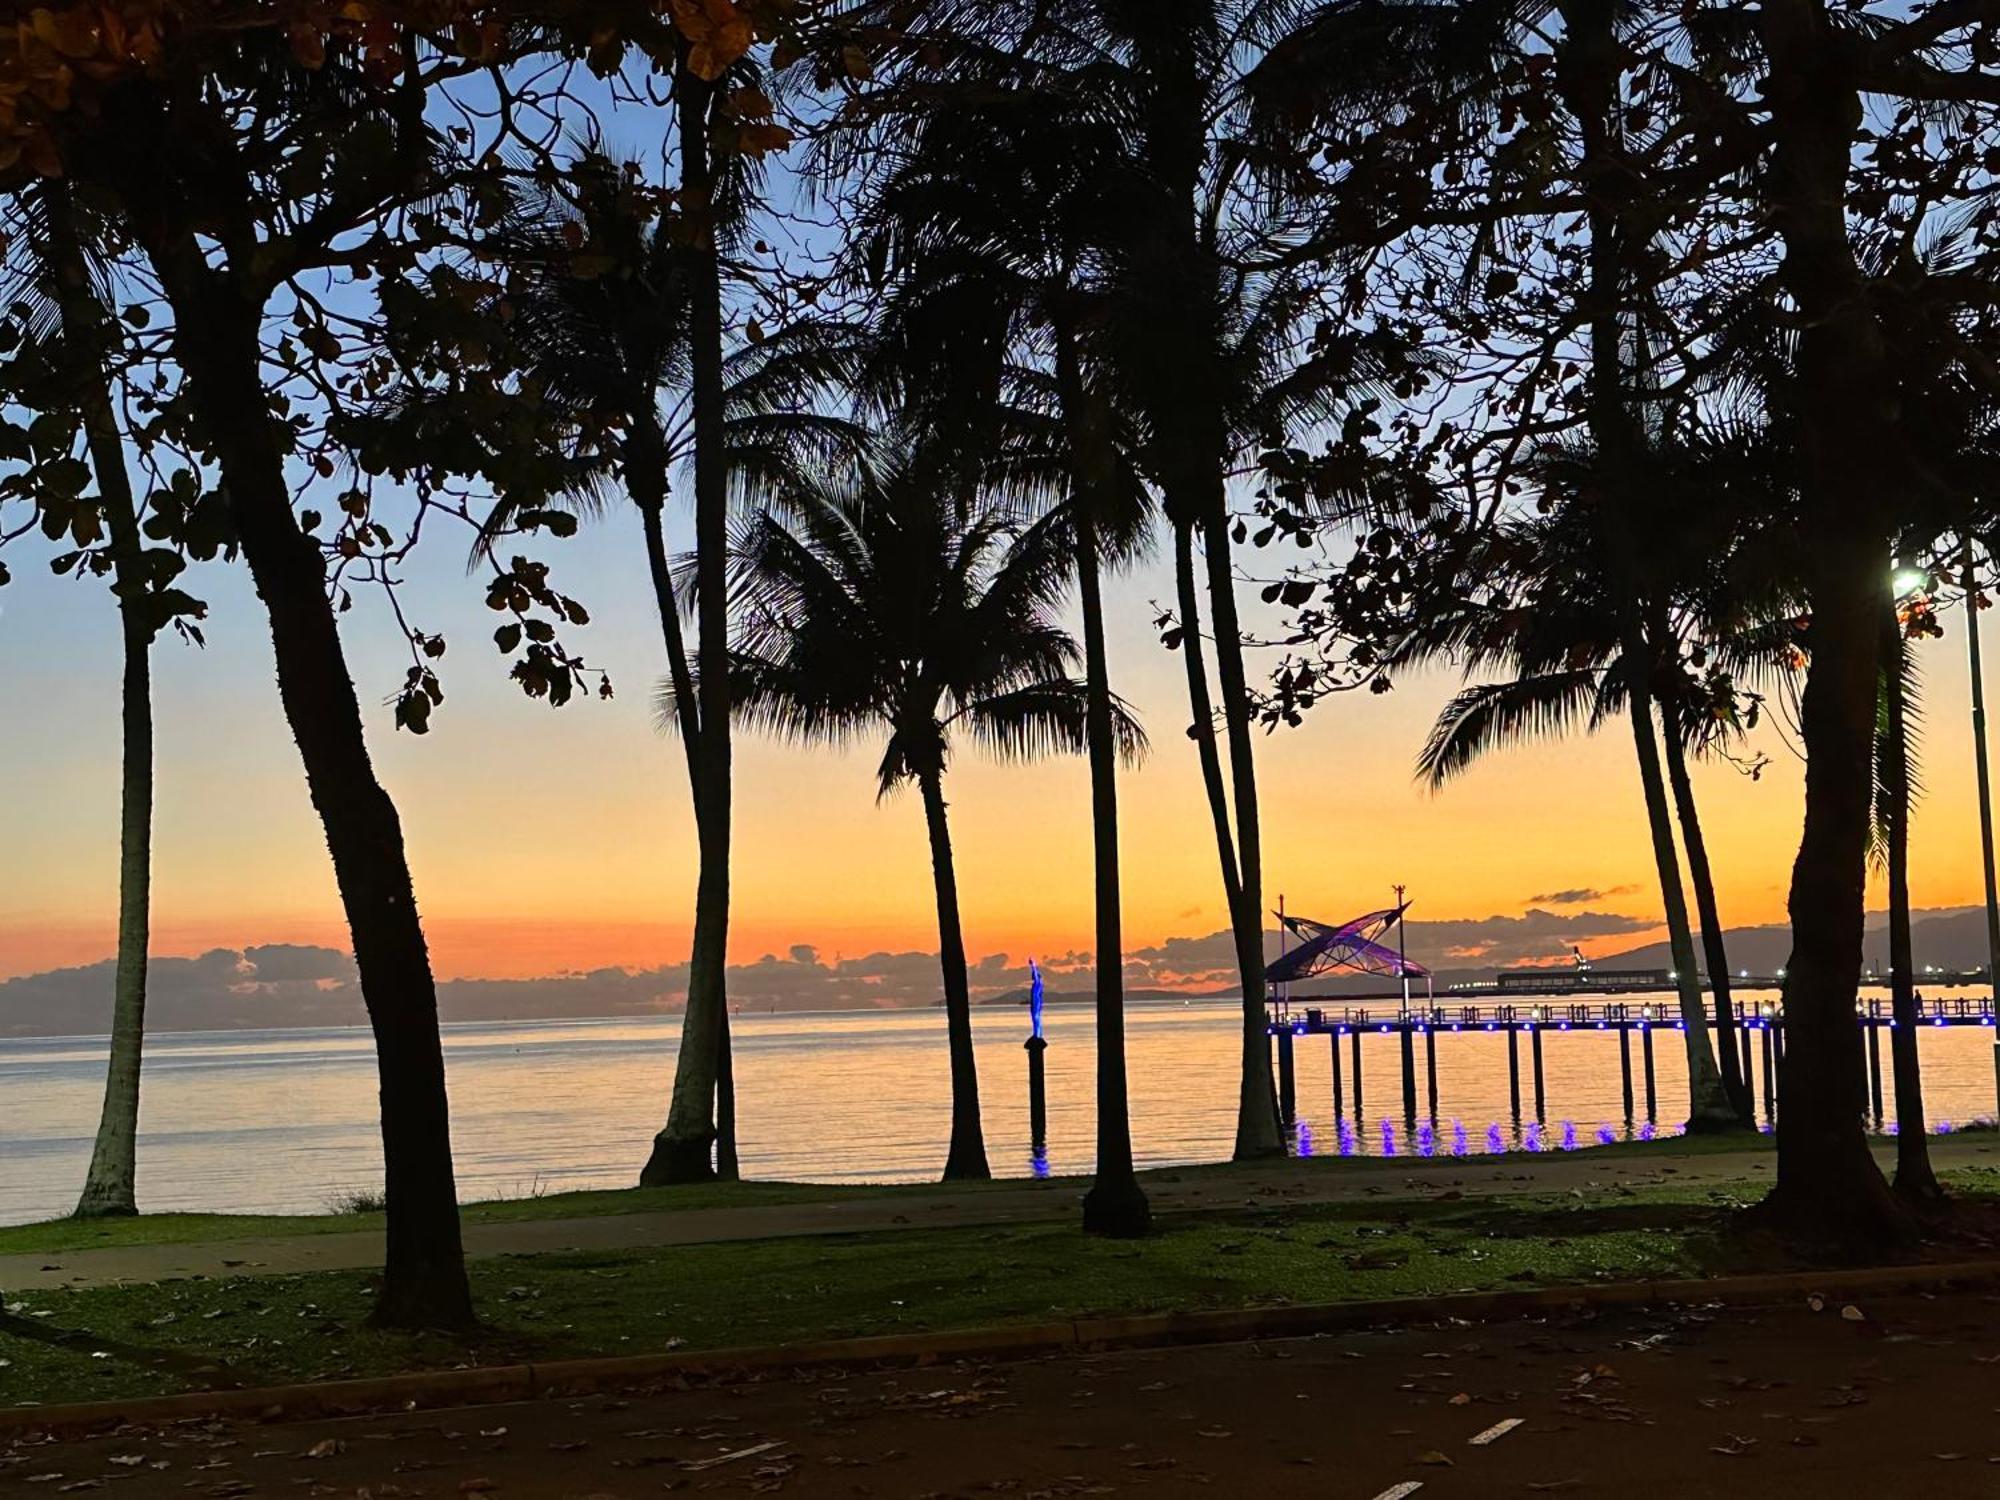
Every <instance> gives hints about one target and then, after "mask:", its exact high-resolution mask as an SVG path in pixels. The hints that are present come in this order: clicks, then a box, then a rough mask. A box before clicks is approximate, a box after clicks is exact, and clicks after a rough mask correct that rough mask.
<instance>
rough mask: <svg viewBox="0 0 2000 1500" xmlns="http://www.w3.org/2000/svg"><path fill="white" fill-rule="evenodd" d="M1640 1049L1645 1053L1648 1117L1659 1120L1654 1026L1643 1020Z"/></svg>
mask: <svg viewBox="0 0 2000 1500" xmlns="http://www.w3.org/2000/svg"><path fill="white" fill-rule="evenodd" d="M1639 1051H1640V1052H1641V1053H1642V1054H1643V1060H1644V1062H1645V1067H1646V1118H1647V1119H1648V1120H1649V1121H1651V1120H1657V1119H1658V1118H1659V1117H1660V1115H1659V1091H1658V1090H1657V1089H1656V1088H1654V1086H1653V1028H1652V1027H1650V1026H1648V1025H1646V1024H1645V1023H1644V1022H1641V1023H1640V1025H1639Z"/></svg>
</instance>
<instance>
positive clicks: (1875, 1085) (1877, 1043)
mask: <svg viewBox="0 0 2000 1500" xmlns="http://www.w3.org/2000/svg"><path fill="white" fill-rule="evenodd" d="M1869 1008H1870V1012H1871V1013H1870V1014H1869V1016H1868V1018H1867V1019H1866V1020H1864V1021H1863V1022H1862V1023H1861V1024H1862V1026H1863V1028H1865V1029H1866V1031H1867V1032H1868V1103H1869V1105H1870V1107H1871V1108H1872V1109H1873V1110H1874V1112H1875V1123H1876V1124H1877V1125H1880V1124H1881V1123H1882V1028H1881V1026H1880V1025H1878V1024H1877V1023H1876V1020H1875V1017H1874V1015H1873V1008H1874V1002H1873V1001H1870V1002H1869Z"/></svg>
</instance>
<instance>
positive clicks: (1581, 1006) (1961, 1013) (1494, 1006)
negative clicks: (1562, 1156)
mask: <svg viewBox="0 0 2000 1500" xmlns="http://www.w3.org/2000/svg"><path fill="white" fill-rule="evenodd" d="M1917 1015H1918V1020H1919V1024H1922V1025H1926V1026H1987V1027H1991V1026H1993V1025H1994V1008H1993V1002H1992V1000H1991V998H1990V997H1979V998H1975V997H1970V996H1959V995H1950V996H1939V997H1928V998H1920V999H1919V1001H1918V1004H1917ZM1267 1017H1268V1019H1267V1029H1268V1031H1269V1034H1270V1036H1271V1037H1272V1039H1273V1043H1274V1048H1275V1051H1276V1053H1277V1066H1278V1103H1279V1109H1280V1112H1281V1113H1282V1115H1283V1116H1284V1118H1285V1120H1286V1121H1287V1122H1290V1121H1293V1120H1295V1119H1297V1109H1298V1084H1297V1071H1296V1067H1295V1064H1294V1060H1293V1050H1294V1042H1295V1040H1296V1038H1298V1037H1302V1036H1325V1037H1330V1038H1331V1039H1332V1063H1333V1107H1334V1112H1335V1113H1336V1114H1341V1113H1343V1112H1344V1110H1345V1108H1346V1102H1345V1095H1346V1092H1347V1089H1348V1086H1349V1083H1350V1082H1351V1088H1352V1097H1353V1101H1354V1114H1355V1118H1356V1119H1357V1120H1358V1119H1359V1118H1361V1114H1362V1108H1363V1106H1362V1076H1361V1039H1362V1037H1363V1036H1366V1035H1368V1034H1370V1033H1377V1034H1386V1035H1390V1036H1394V1037H1396V1038H1397V1040H1398V1042H1399V1044H1400V1045H1399V1051H1400V1054H1401V1063H1402V1068H1401V1073H1402V1080H1401V1081H1402V1104H1403V1115H1404V1117H1405V1118H1406V1119H1408V1120H1411V1121H1415V1120H1416V1119H1417V1118H1418V1110H1417V1062H1416V1046H1417V1039H1418V1038H1419V1037H1421V1038H1422V1039H1423V1050H1424V1074H1425V1078H1426V1081H1427V1082H1428V1084H1429V1095H1430V1111H1429V1113H1430V1117H1431V1118H1432V1119H1433V1120H1435V1119H1437V1117H1438V1114H1439V1106H1438V1076H1437V1045H1438V1038H1439V1037H1440V1036H1449V1035H1451V1034H1453V1033H1464V1032H1495V1033H1500V1034H1504V1035H1505V1036H1506V1038H1507V1084H1508V1095H1509V1099H1510V1102H1511V1104H1512V1107H1513V1115H1514V1118H1515V1119H1516V1120H1519V1119H1520V1118H1521V1117H1522V1111H1521V1038H1522V1037H1523V1036H1525V1037H1527V1039H1528V1050H1529V1053H1530V1065H1531V1068H1532V1074H1531V1077H1532V1081H1533V1088H1534V1095H1533V1098H1534V1117H1535V1118H1536V1119H1538V1120H1539V1119H1543V1118H1545V1117H1546V1109H1547V1091H1546V1088H1545V1085H1544V1080H1543V1069H1542V1039H1543V1037H1544V1036H1546V1035H1547V1034H1548V1033H1549V1032H1552V1031H1555V1032H1562V1031H1602V1032H1607V1033H1611V1034H1614V1035H1616V1036H1617V1038H1618V1061H1619V1072H1620V1078H1621V1081H1622V1084H1623V1090H1624V1104H1625V1117H1626V1119H1627V1120H1631V1119H1634V1118H1635V1105H1636V1103H1637V1100H1636V1098H1635V1091H1634V1086H1633V1085H1634V1076H1633V1068H1632V1037H1633V1035H1634V1034H1635V1033H1636V1034H1637V1035H1638V1038H1639V1046H1640V1057H1641V1064H1642V1067H1643V1077H1644V1082H1645V1095H1644V1098H1645V1109H1646V1113H1645V1118H1646V1119H1647V1120H1649V1121H1650V1120H1653V1119H1655V1118H1657V1110H1658V1089H1657V1087H1656V1086H1655V1082H1654V1071H1653V1033H1654V1032H1655V1031H1658V1030H1671V1031H1676V1032H1678V1031H1684V1030H1685V1029H1686V1028H1687V1022H1686V1020H1685V1019H1683V1017H1682V1016H1681V1013H1680V1007H1679V1005H1678V1004H1676V1003H1673V1002H1670V1001H1664V1000H1645V1001H1638V1000H1564V1001H1551V1000H1535V1001H1531V1002H1526V1003H1521V1002H1516V1001H1513V1000H1508V1001H1504V1002H1501V1001H1494V1002H1479V1001H1473V1002H1463V1001H1461V1002H1458V1003H1446V1004H1440V1003H1438V1002H1437V1001H1436V1000H1435V999H1432V1000H1430V1001H1429V1002H1428V1003H1426V1004H1423V1005H1413V1006H1410V1007H1408V1008H1407V1009H1406V1008H1405V1007H1403V1006H1402V1005H1400V1004H1396V1005H1381V1004H1376V1005H1366V1004H1363V1005H1328V1004H1324V1003H1322V1004H1319V1005H1305V1006H1300V1005H1294V1004H1291V1003H1290V1002H1288V1001H1286V1000H1283V999H1274V1000H1272V1001H1271V1003H1270V1004H1269V1006H1268V1008H1267ZM1854 1019H1855V1022H1856V1024H1857V1025H1858V1026H1859V1027H1860V1028H1861V1031H1862V1034H1863V1037H1864V1038H1865V1045H1864V1046H1863V1048H1862V1052H1863V1055H1864V1058H1865V1061H1866V1066H1867V1082H1868V1099H1869V1102H1870V1107H1871V1110H1872V1113H1873V1114H1874V1117H1875V1118H1876V1120H1877V1121H1880V1120H1881V1119H1882V1117H1883V1116H1882V1041H1881V1037H1882V1033H1883V1031H1884V1030H1885V1029H1888V1028H1893V1027H1894V1026H1895V1024H1896V1022H1895V1019H1894V1017H1893V1016H1892V1014H1891V1005H1890V1002H1889V1001H1888V1000H1886V999H1875V998H1868V999H1864V1000H1859V1001H1857V1002H1856V1004H1855V1007H1854ZM1707 1024H1709V1025H1710V1026H1713V1027H1716V1028H1717V1030H1718V1031H1719V1030H1720V1029H1721V1027H1720V1023H1719V1022H1718V1021H1717V1020H1716V1018H1715V1016H1714V1015H1713V1013H1712V1012H1711V1013H1709V1016H1708V1023H1707ZM1733 1030H1734V1032H1735V1035H1734V1036H1733V1037H1730V1036H1724V1037H1722V1038H1721V1042H1722V1045H1724V1046H1727V1047H1734V1048H1737V1049H1740V1060H1741V1065H1742V1076H1743V1079H1744V1081H1745V1082H1746V1083H1748V1084H1750V1085H1751V1087H1752V1088H1753V1089H1755V1088H1756V1087H1757V1085H1758V1084H1759V1083H1760V1082H1761V1084H1762V1092H1763V1096H1764V1113H1765V1115H1766V1117H1767V1118H1775V1117H1776V1114H1777V1097H1778V1075H1779V1073H1780V1071H1781V1070H1782V1069H1783V1067H1784V1061H1785V1018H1784V1009H1783V1006H1782V1005H1780V1004H1778V1003H1777V1002H1775V1001H1772V1002H1768V1003H1767V1002H1763V1001H1759V1002H1757V1003H1756V1004H1754V1005H1751V1006H1749V1007H1747V1008H1744V1009H1742V1010H1739V1011H1738V1012H1737V1014H1736V1015H1735V1017H1734V1027H1733ZM1342 1037H1347V1038H1349V1052H1350V1058H1351V1060H1350V1062H1349V1071H1348V1073H1347V1076H1346V1080H1344V1079H1343V1074H1342V1068H1341V1044H1340V1039H1341V1038H1342ZM1995 1037H1996V1043H1995V1045H1996V1050H1995V1054H1994V1056H1995V1064H1996V1075H1995V1077H1996V1088H2000V1031H1996V1033H1995ZM1753 1038H1755V1041H1754V1042H1753ZM1760 1056H1761V1061H1762V1068H1761V1069H1759V1068H1758V1067H1757V1066H1756V1063H1757V1061H1758V1060H1759V1058H1760ZM1760 1073H1761V1078H1760V1076H1759V1075H1760Z"/></svg>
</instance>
